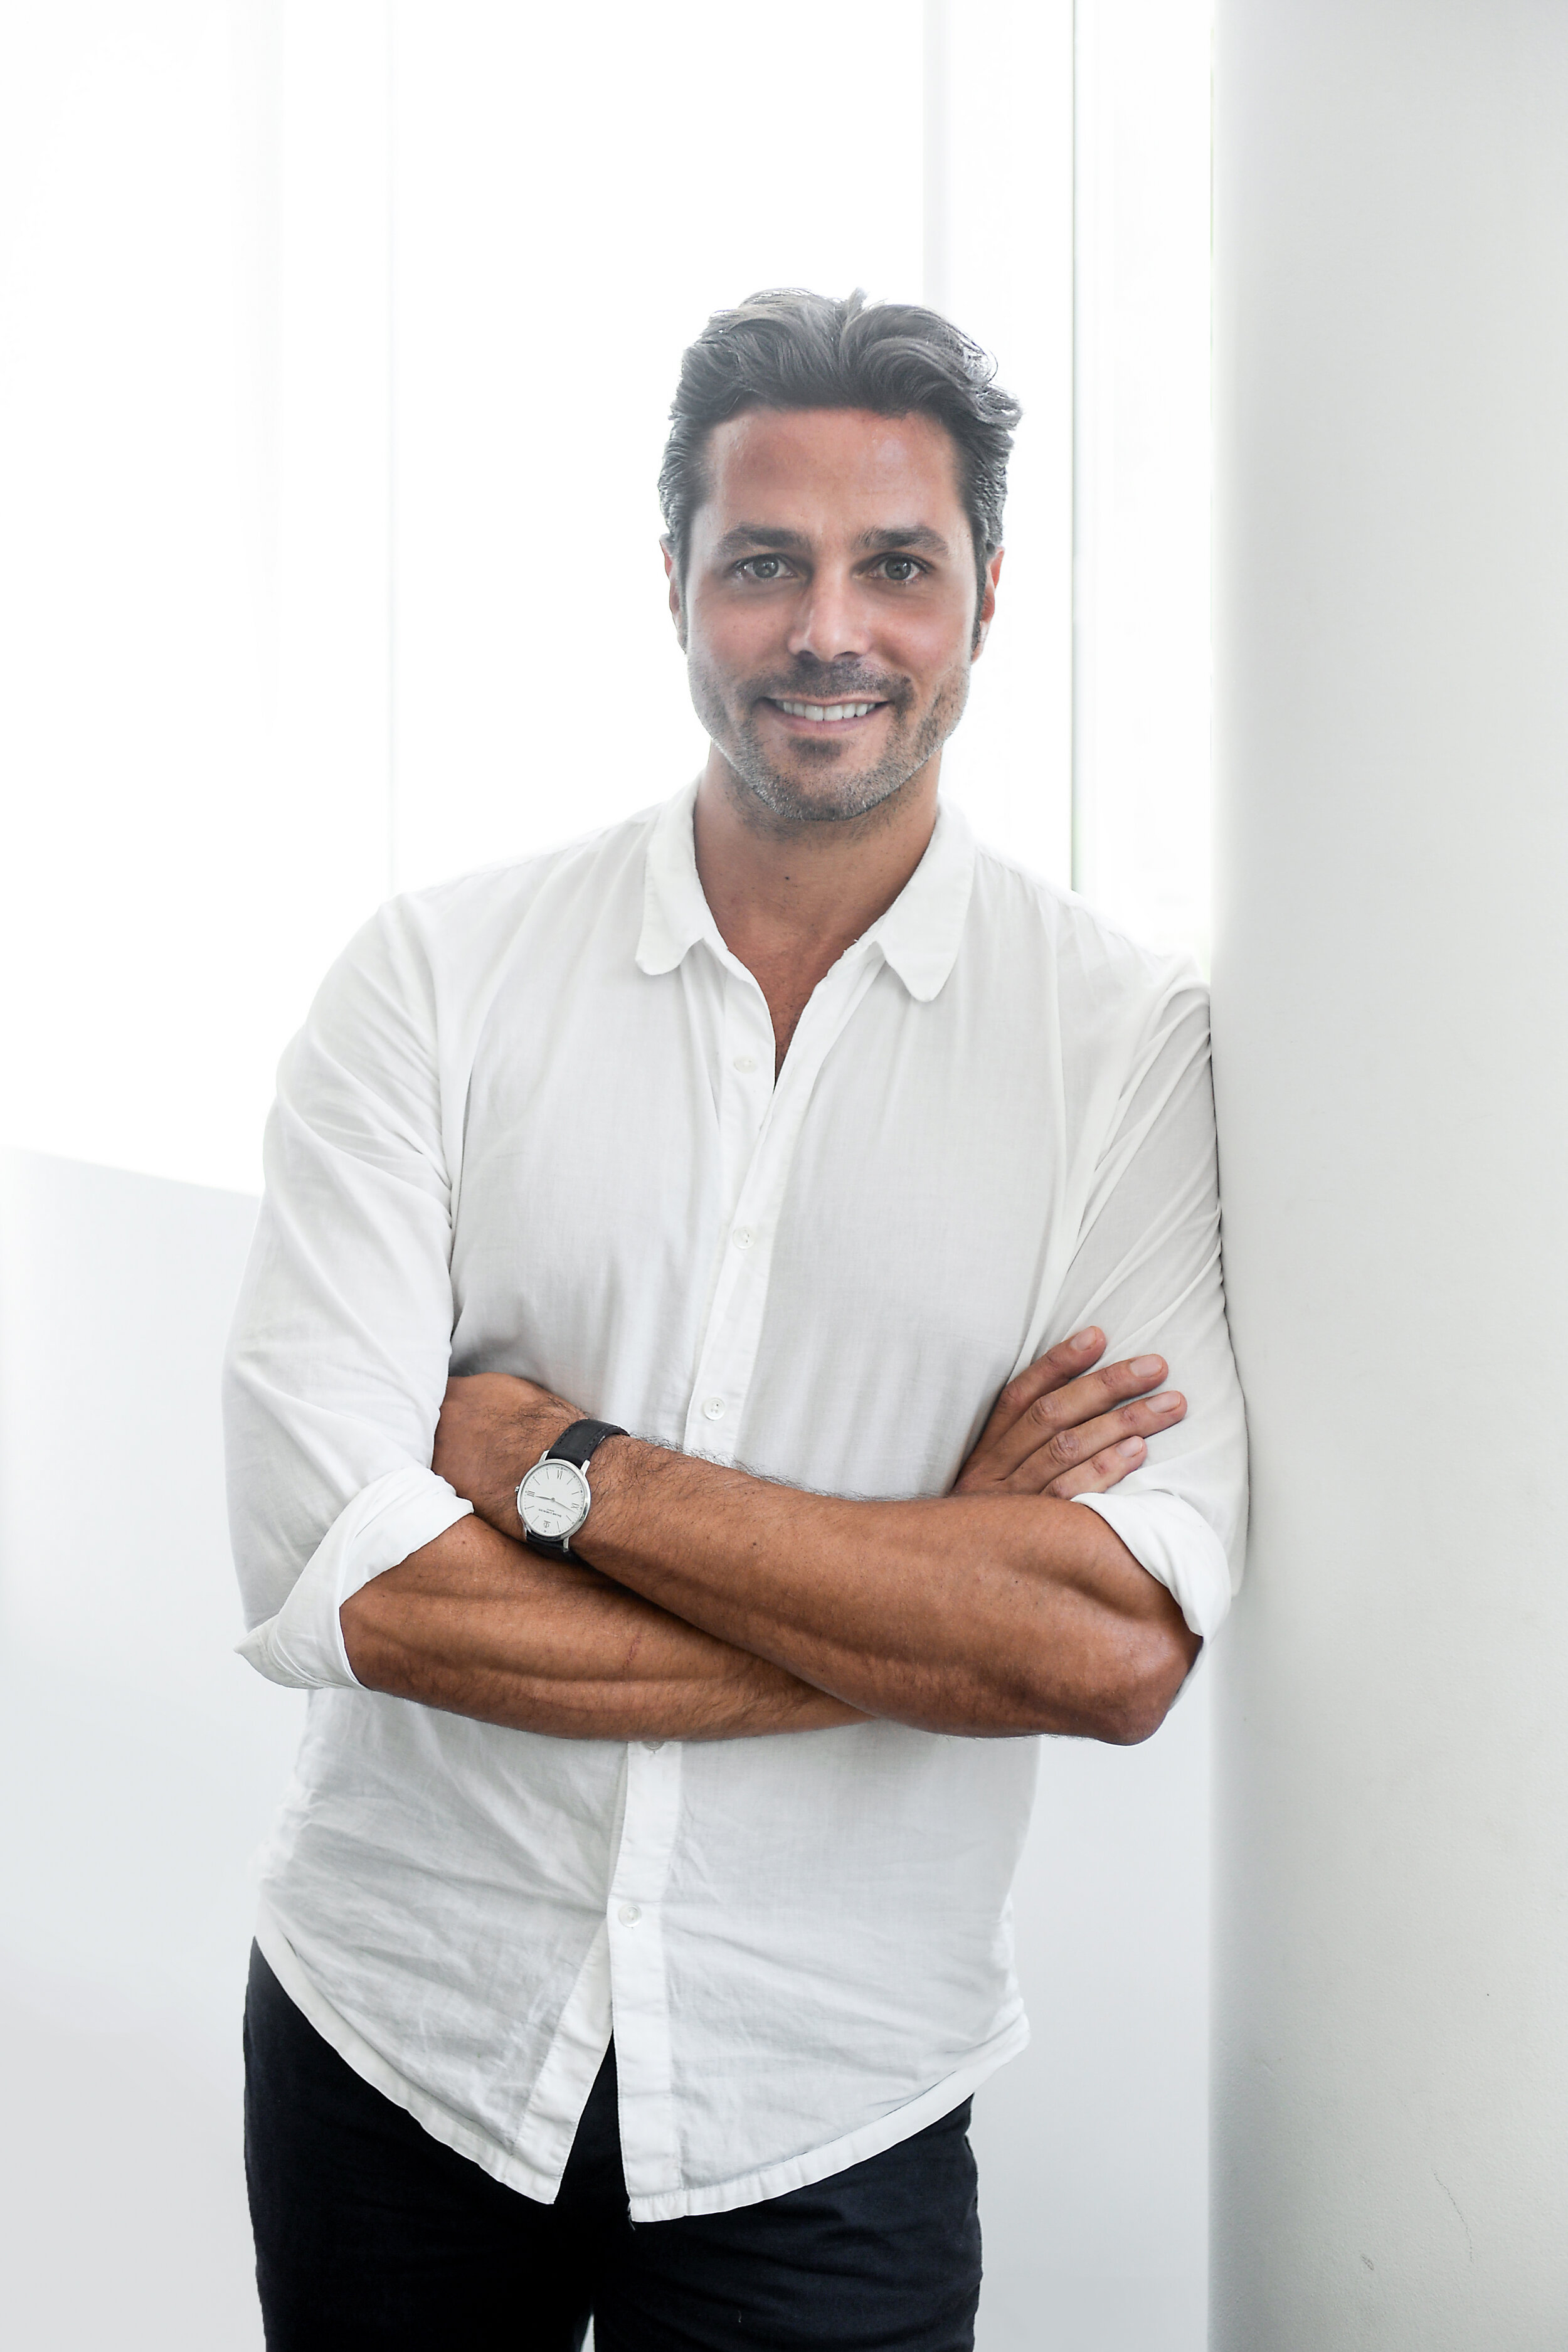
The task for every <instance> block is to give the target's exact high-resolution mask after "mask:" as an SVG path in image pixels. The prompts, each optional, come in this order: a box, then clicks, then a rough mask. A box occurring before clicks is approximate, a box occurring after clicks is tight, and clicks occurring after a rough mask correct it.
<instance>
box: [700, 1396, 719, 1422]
mask: <svg viewBox="0 0 1568 2352" xmlns="http://www.w3.org/2000/svg"><path fill="white" fill-rule="evenodd" d="M702 1418H703V1420H704V1421H722V1420H723V1418H724V1400H723V1398H722V1397H710V1398H709V1400H708V1402H707V1403H706V1404H705V1405H704V1406H703V1408H702Z"/></svg>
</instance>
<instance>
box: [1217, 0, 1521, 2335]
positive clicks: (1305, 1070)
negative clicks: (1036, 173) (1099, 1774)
mask: <svg viewBox="0 0 1568 2352" xmlns="http://www.w3.org/2000/svg"><path fill="white" fill-rule="evenodd" d="M1217 121H1218V154H1217V171H1216V188H1215V194H1216V212H1215V219H1216V262H1217V277H1216V300H1217V359H1218V364H1217V370H1216V399H1217V413H1218V427H1219V429H1218V436H1217V445H1216V446H1217V452H1218V468H1219V489H1220V499H1219V530H1218V538H1217V544H1216V562H1217V566H1218V575H1219V583H1220V593H1219V599H1218V616H1219V618H1218V631H1217V639H1216V662H1217V678H1218V699H1217V733H1218V745H1219V801H1218V833H1219V841H1220V847H1221V856H1220V893H1219V903H1218V913H1217V922H1216V940H1215V1053H1216V1066H1217V1071H1218V1077H1219V1083H1220V1128H1221V1153H1222V1162H1223V1167H1224V1172H1225V1189H1226V1234H1227V1265H1228V1275H1229V1288H1230V1298H1231V1307H1232V1315H1233V1323H1234V1328H1235V1331H1236V1335H1237V1341H1238V1345H1239V1351H1240V1358H1241V1365H1242V1372H1243V1378H1244V1381H1245V1384H1246V1388H1247V1399H1248V1405H1249V1411H1250V1417H1251V1424H1252V1437H1253V1447H1254V1467H1255V1507H1254V1519H1253V1544H1252V1559H1251V1568H1250V1572H1249V1588H1248V1590H1247V1591H1246V1592H1245V1593H1244V1594H1243V1596H1242V1601H1241V1604H1240V1607H1239V1610H1238V1612H1237V1618H1236V1620H1235V1622H1234V1623H1233V1626H1232V1628H1231V1634H1230V1638H1229V1639H1228V1642H1227V1643H1226V1649H1225V1654H1224V1655H1223V1658H1222V1659H1221V1660H1219V1661H1216V1663H1217V1664H1221V1665H1222V1666H1223V1669H1224V1672H1223V1675H1222V1678H1221V1679H1222V1685H1223V1689H1224V1706H1223V1709H1222V1717H1221V1721H1222V1737H1221V1739H1220V1743H1219V1748H1218V1757H1219V1763H1220V1772H1219V1785H1220V1789H1221V1791H1222V1807H1221V1815H1220V1821H1221V1835H1220V1847H1219V1854H1220V1864H1219V1869H1220V1903H1219V1911H1218V1916H1219V1919H1220V1922H1221V1935H1220V1943H1219V1952H1218V1970H1217V1982H1216V1998H1215V2035H1216V2043H1217V2058H1218V2063H1217V2074H1216V2085H1217V2089H1216V2095H1217V2102H1218V2104H1217V2107H1216V2122H1215V2128H1216V2136H1217V2165H1216V2172H1215V2198H1216V2224H1217V2229H1216V2241H1215V2248H1216V2252H1215V2304H1216V2322H1217V2327H1216V2336H1215V2341H1216V2344H1217V2345H1219V2346H1220V2347H1225V2352H1322V2347H1326V2346H1333V2347H1336V2352H1338V2347H1343V2352H1355V2347H1363V2346H1364V2347H1373V2346H1376V2347H1381V2348H1383V2352H1478V2347H1489V2352H1490V2347H1508V2348H1509V2352H1514V2347H1519V2352H1527V2347H1529V2348H1530V2352H1533V2347H1548V2346H1553V2347H1554V2346H1558V2345H1561V2344H1563V2343H1564V2342H1565V2341H1568V2231H1565V2230H1564V2227H1563V2184H1564V2180H1565V2179H1568V1877H1565V1873H1564V1844H1563V1790H1564V1788H1565V1787H1568V1708H1565V1707H1564V1704H1563V1694H1564V1688H1565V1686H1568V1580H1565V1579H1564V1576H1563V1560H1564V1554H1565V1551H1568V1509H1565V1505H1564V1498H1563V1475H1562V1433H1561V1411H1560V1406H1559V1402H1558V1399H1557V1395H1556V1383H1555V1376H1556V1366H1557V1363H1558V1360H1559V1358H1560V1355H1561V1352H1562V1346H1563V1331H1564V1329H1565V1328H1568V1247H1565V1244H1564V1240H1563V1185H1564V1177H1565V1175H1568V1116H1565V1108H1564V1105H1565V1097H1564V1086H1563V1081H1564V1073H1565V1071H1568V926H1565V925H1564V920H1563V908H1564V904H1565V903H1568V800H1565V797H1564V778H1565V776H1568V698H1565V697H1564V692H1563V678H1564V646H1565V645H1568V435H1565V432H1564V419H1565V418H1568V335H1565V333H1564V324H1563V318H1564V313H1563V289H1564V286H1565V285H1568V139H1565V138H1564V124H1565V123H1568V13H1565V12H1564V11H1563V9H1562V8H1561V7H1560V6H1555V5H1543V0H1486V5H1473V0H1472V5H1461V4H1460V0H1221V7H1220V12H1219V42H1218V80H1217Z"/></svg>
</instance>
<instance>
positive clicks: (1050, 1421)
mask: <svg viewBox="0 0 1568 2352" xmlns="http://www.w3.org/2000/svg"><path fill="white" fill-rule="evenodd" d="M1029 1419H1030V1421H1031V1422H1033V1423H1034V1424H1035V1426H1036V1427H1037V1428H1038V1429H1054V1428H1055V1427H1056V1420H1057V1401H1056V1399H1055V1397H1054V1396H1039V1397H1037V1398H1036V1399H1035V1402H1034V1403H1033V1404H1032V1405H1031V1406H1030V1407H1029Z"/></svg>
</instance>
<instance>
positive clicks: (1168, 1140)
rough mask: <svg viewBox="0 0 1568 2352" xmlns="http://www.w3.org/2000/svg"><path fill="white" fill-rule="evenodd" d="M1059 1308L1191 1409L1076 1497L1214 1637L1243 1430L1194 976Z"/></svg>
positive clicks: (1122, 1138)
mask: <svg viewBox="0 0 1568 2352" xmlns="http://www.w3.org/2000/svg"><path fill="white" fill-rule="evenodd" d="M1057 1313H1058V1328H1059V1329H1060V1331H1061V1332H1062V1333H1064V1334H1065V1333H1067V1332H1068V1331H1072V1330H1077V1329H1079V1328H1082V1327H1083V1326H1084V1325H1085V1324H1089V1323H1097V1324H1099V1325H1100V1328H1101V1329H1102V1330H1103V1331H1104V1332H1105V1335H1106V1339H1107V1342H1108V1347H1107V1360H1115V1359H1117V1358H1121V1357H1126V1356H1133V1355H1142V1354H1154V1353H1158V1354H1159V1355H1162V1356H1163V1357H1164V1358H1165V1360H1166V1362H1167V1364H1168V1366H1169V1368H1170V1370H1169V1378H1170V1382H1171V1385H1172V1386H1173V1388H1177V1389H1179V1390H1180V1391H1182V1393H1183V1394H1184V1396H1185V1398H1186V1400H1187V1412H1186V1416H1185V1418H1184V1420H1183V1421H1182V1422H1181V1423H1179V1424H1178V1425H1177V1426H1176V1427H1175V1428H1174V1429H1172V1430H1168V1431H1166V1432H1165V1433H1163V1435H1160V1436H1157V1437H1154V1438H1152V1440H1151V1441H1150V1444H1149V1449H1148V1453H1147V1455H1146V1457H1145V1459H1144V1461H1143V1462H1142V1464H1141V1465H1140V1466H1139V1468H1138V1469H1137V1470H1135V1471H1133V1472H1132V1473H1131V1475H1130V1476H1128V1477H1126V1478H1124V1479H1123V1480H1122V1481H1121V1485H1120V1486H1115V1487H1113V1488H1112V1489H1111V1491H1110V1494H1108V1495H1085V1496H1079V1501H1081V1502H1082V1503H1084V1504H1085V1505H1086V1506H1087V1507H1088V1508H1089V1509H1090V1510H1094V1511H1098V1512H1099V1514H1100V1517H1102V1518H1103V1519H1104V1520H1105V1521H1106V1522H1107V1524H1108V1525H1109V1526H1110V1527H1111V1528H1114V1529H1115V1530H1116V1533H1117V1534H1118V1535H1119V1536H1120V1537H1121V1540H1122V1542H1123V1543H1124V1544H1125V1545H1126V1546H1127V1548H1128V1549H1129V1551H1131V1553H1132V1555H1133V1557H1134V1559H1137V1560H1139V1561H1140V1562H1141V1564H1142V1566H1143V1567H1144V1568H1145V1569H1146V1570H1148V1572H1149V1574H1150V1575H1151V1576H1152V1577H1155V1578H1157V1579H1158V1580H1159V1581H1160V1582H1161V1583H1162V1584H1163V1585H1164V1586H1166V1587H1167V1589H1168V1590H1169V1591H1171V1592H1172V1593H1173V1595H1174V1597H1175V1599H1176V1600H1177V1601H1178V1602H1179V1603H1180V1605H1181V1609H1182V1613H1183V1615H1184V1618H1185V1619H1186V1622H1187V1623H1188V1625H1189V1626H1190V1627H1191V1628H1192V1630H1193V1632H1194V1633H1199V1634H1202V1635H1205V1636H1207V1635H1208V1634H1210V1633H1214V1632H1215V1629H1216V1627H1217V1626H1218V1625H1219V1624H1220V1622H1221V1621H1222V1620H1223V1619H1224V1617H1225V1615H1226V1612H1227V1611H1228V1609H1229V1607H1230V1602H1231V1597H1232V1594H1233V1592H1234V1591H1235V1590H1236V1587H1237V1584H1238V1583H1239V1581H1240V1576H1241V1564H1242V1553H1243V1546H1244V1541H1245V1535H1246V1523H1247V1423H1246V1415H1245V1412H1244V1409H1243V1405H1242V1399H1241V1390H1240V1386H1239V1384H1238V1382H1237V1376H1236V1366H1235V1361H1234V1360H1233V1358H1232V1355H1231V1348H1230V1335H1229V1332H1228V1330H1227V1328H1226V1313H1225V1287H1224V1281H1223V1276H1222V1273H1221V1263H1220V1207H1219V1179H1218V1168H1217V1160H1216V1150H1215V1123H1214V1097H1213V1086H1212V1082H1211V1076H1210V1067H1209V1034H1208V1000H1207V994H1206V992H1205V989H1204V988H1203V986H1202V984H1201V982H1199V980H1198V978H1197V976H1196V974H1195V973H1194V972H1191V971H1174V970H1173V972H1172V973H1171V975H1170V977H1169V980H1168V982H1167V985H1166V986H1165V987H1164V989H1163V991H1162V992H1161V994H1160V998H1159V1002H1158V1004H1157V1006H1156V1008H1155V1011H1154V1013H1153V1015H1152V1019H1151V1020H1150V1022H1149V1024H1148V1025H1147V1027H1146V1028H1145V1030H1144V1032H1143V1034H1142V1038H1141V1041H1140V1045H1139V1049H1138V1052H1137V1054H1136V1055H1135V1056H1134V1057H1133V1060H1132V1063H1131V1067H1130V1069H1129V1072H1128V1076H1127V1079H1126V1083H1125V1085H1124V1087H1123V1088H1122V1090H1121V1097H1120V1100H1119V1102H1118V1104H1117V1107H1116V1112H1115V1116H1114V1118H1113V1119H1112V1121H1111V1122H1110V1131H1109V1134H1108V1137H1107V1140H1106V1143H1105V1148H1104V1150H1103V1151H1102V1153H1101V1155H1100V1163H1099V1166H1098V1169H1097V1171H1096V1178H1095V1182H1094V1186H1093V1190H1092V1192H1091V1194H1090V1198H1089V1203H1088V1208H1087V1211H1086V1214H1085V1218H1084V1223H1083V1227H1082V1231H1081V1235H1080V1239H1079V1247H1078V1251H1077V1255H1076V1256H1075V1258H1074V1260H1073V1264H1072V1266H1071V1268H1070V1269H1069V1272H1068V1277H1067V1280H1066V1282H1065V1284H1064V1286H1063V1289H1062V1293H1061V1296H1060V1297H1059V1299H1058V1309H1057Z"/></svg>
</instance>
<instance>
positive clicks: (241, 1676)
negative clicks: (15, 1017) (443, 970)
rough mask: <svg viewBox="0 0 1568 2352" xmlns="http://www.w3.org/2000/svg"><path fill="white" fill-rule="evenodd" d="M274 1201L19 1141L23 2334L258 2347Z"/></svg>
mask: <svg viewBox="0 0 1568 2352" xmlns="http://www.w3.org/2000/svg"><path fill="white" fill-rule="evenodd" d="M254 1216H255V1204H254V1202H250V1201H247V1200H245V1199H244V1198H242V1197H240V1196H238V1195H236V1194H232V1193H223V1192H208V1191H204V1190H202V1189H201V1188H199V1187H197V1186H195V1185H187V1184H173V1183H168V1182H165V1181H160V1180H158V1179H156V1178H153V1177H146V1176H132V1175H127V1174H124V1173H122V1172H121V1171H117V1170H110V1169H100V1168H84V1167H80V1166H78V1165H76V1164H74V1163H72V1162H70V1161H68V1160H49V1159H46V1158H43V1157H42V1156H38V1155H33V1154H28V1153H5V1154H0V1780H3V1782H4V1786H5V1792H6V1793H5V1804H4V1806H0V2073H3V2074H4V2079H5V2102H4V2121H3V2125H0V2335H4V2336H5V2341H6V2342H7V2343H9V2344H12V2345H15V2346H16V2347H18V2352H100V2347H104V2346H108V2345H113V2346H115V2347H124V2352H143V2348H144V2352H250V2347H256V2346H259V2344H260V2340H261V2329H260V2321H259V2317H258V2313H257V2310H256V2298H255V2291H254V2288H253V2286H252V2284H251V2279H250V2263H251V2257H250V2252H249V2234H248V2225H247V2218H246V2211H245V2184H244V2178H243V2172H242V2168H241V2161H240V2137H239V2134H240V2115H239V2081H240V2065H239V2011H240V2004H241V2000H242V1999H243V1992H244V1982H245V1960H246V1953H247V1948H248V1944H249V1936H250V1921H251V1914H252V1909H253V1902H254V1898H253V1894H252V1889H251V1885H250V1882H249V1874H248V1866H247V1865H248V1857H249V1855H250V1853H251V1851H252V1850H253V1849H254V1847H255V1846H256V1845H257V1844H258V1843H259V1840H260V1838H261V1835H262V1832H263V1831H264V1829H265V1827H266V1824H267V1822H268V1818H269V1816H270V1813H271V1811H272V1808H273V1806H274V1805H275V1803H276V1801H277V1799H278V1796H279V1791H280V1790H281V1789H282V1787H283V1784H284V1781H285V1780H286V1778H287V1776H288V1772H289V1766H290V1762H291V1759H292V1755H293V1748H294V1744H295V1741H296V1739H297V1738H298V1734H299V1727H300V1721H301V1711H300V1700H299V1699H298V1698H297V1696H295V1694H293V1693H292V1692H287V1691H280V1690H276V1689H273V1688H272V1687H271V1686H270V1685H265V1684H263V1683H261V1682H260V1681H258V1678H257V1676H256V1675H254V1674H252V1673H251V1671H250V1670H249V1668H248V1667H247V1666H245V1665H243V1664H241V1663H240V1661H239V1660H238V1659H237V1658H236V1657H234V1656H233V1655H232V1654H231V1645H232V1643H234V1641H235V1640H236V1638H237V1634H238V1633H239V1631H240V1626H239V1618H238V1608H237V1602H236V1600H235V1598H234V1593H233V1582H232V1576H231V1573H230V1570H229V1566H228V1556H227V1555H228V1531H227V1526H226V1518H225V1514H224V1504H223V1481H222V1467H221V1461H220V1454H219V1436H218V1426H217V1367H218V1361H219V1358H220V1355H221V1352H222V1347H223V1339H224V1334H225V1331H226V1327H227V1322H228V1318H229V1315H230V1312H231V1308H232V1304H233V1299H234V1295H235V1292H236V1289H237V1286H238V1281H239V1272H240V1267H241V1265H242V1263H243V1260H244V1255H245V1251H246V1249H247V1245H248V1243H249V1238H250V1229H251V1225H252V1223H253V1221H254Z"/></svg>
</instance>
